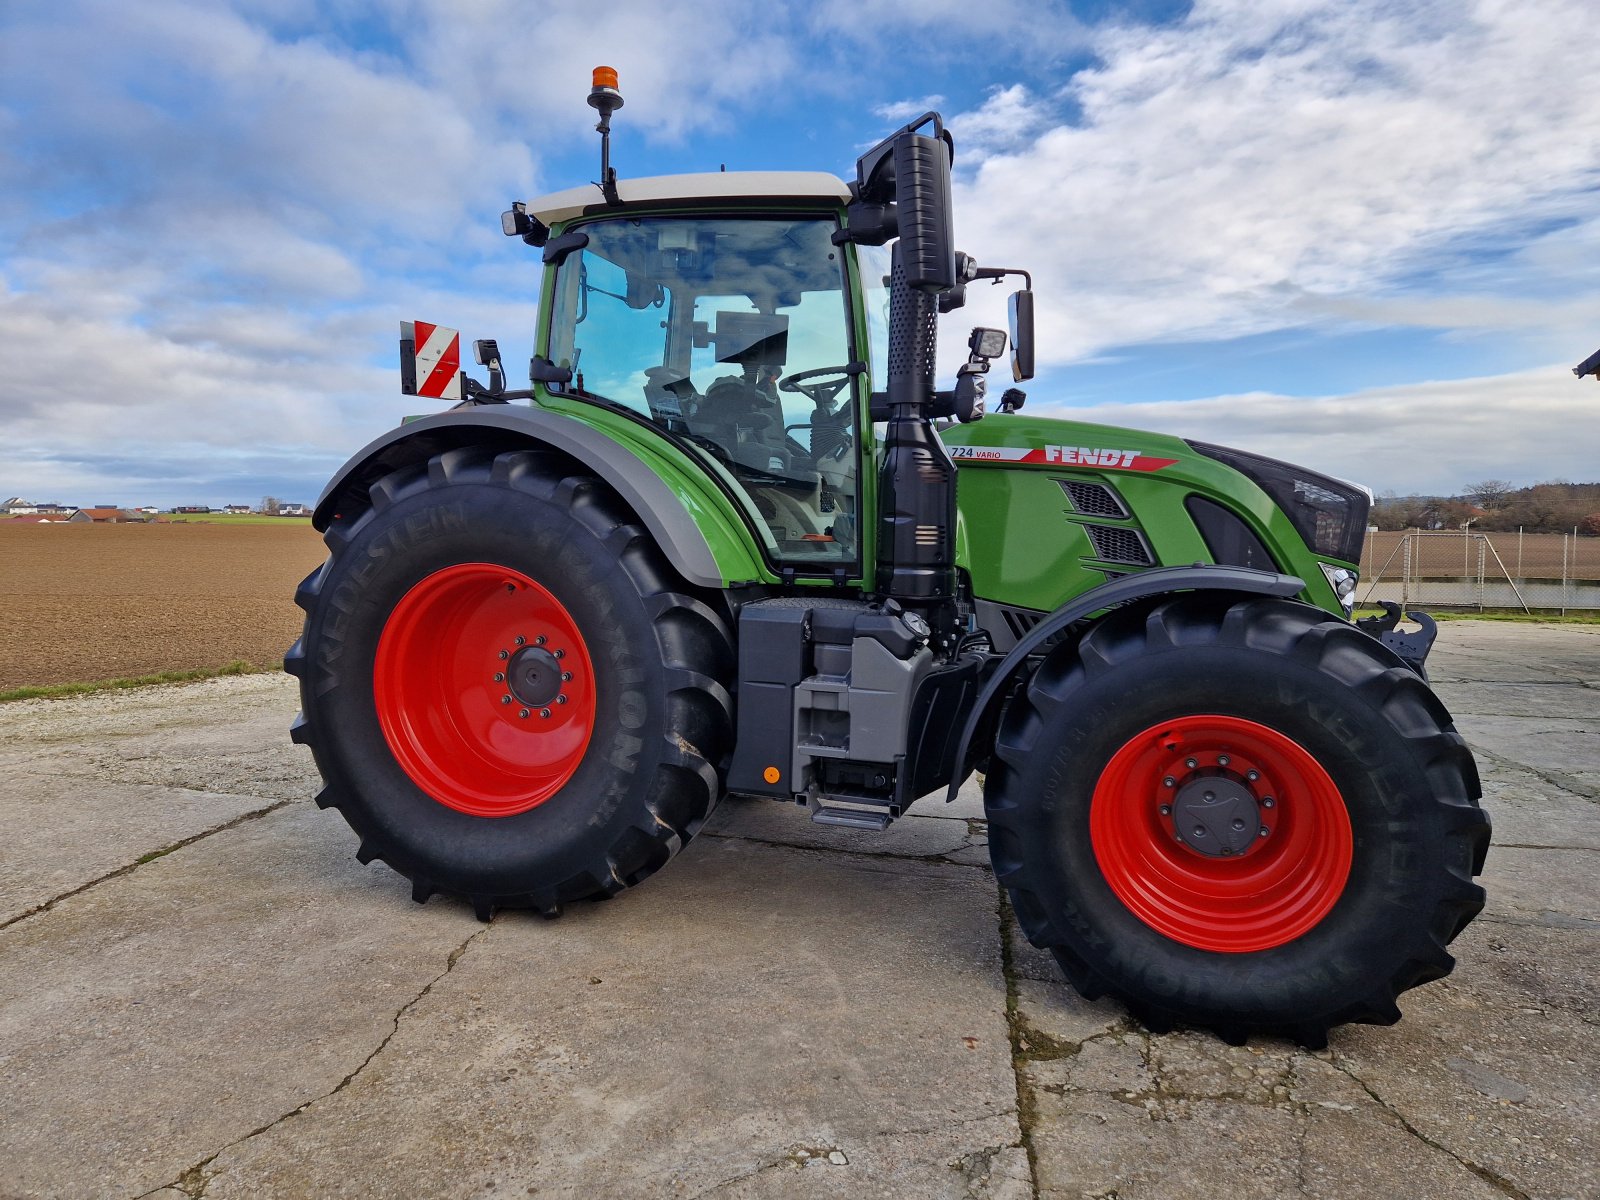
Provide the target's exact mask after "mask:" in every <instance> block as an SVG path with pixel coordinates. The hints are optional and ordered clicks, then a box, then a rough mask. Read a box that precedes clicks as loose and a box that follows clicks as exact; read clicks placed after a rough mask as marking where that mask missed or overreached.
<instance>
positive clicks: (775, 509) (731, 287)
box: [550, 217, 857, 561]
mask: <svg viewBox="0 0 1600 1200" xmlns="http://www.w3.org/2000/svg"><path fill="white" fill-rule="evenodd" d="M837 227H838V226H837V223H836V222H835V221H833V220H832V219H831V218H830V219H793V218H764V217H744V218H722V219H718V218H674V217H660V218H643V219H639V218H634V219H614V220H606V221H596V222H592V223H590V224H587V225H585V226H583V231H584V232H585V233H587V234H588V235H589V242H588V245H587V246H585V247H584V248H583V249H582V250H579V251H577V252H574V253H573V254H570V255H569V256H568V257H567V258H566V260H565V261H564V262H563V263H562V265H561V269H560V273H559V274H558V275H557V278H556V299H555V306H554V311H553V313H552V321H551V332H550V358H551V360H552V361H553V362H555V363H556V365H558V366H563V367H570V368H572V372H573V379H572V384H571V385H570V388H568V389H567V390H569V391H571V392H573V393H576V394H577V395H579V396H585V397H592V398H596V399H601V400H606V401H609V402H611V403H613V404H618V405H621V406H623V407H625V408H628V409H631V410H632V411H634V412H636V413H638V414H639V415H640V416H642V417H644V418H646V419H647V420H650V421H652V422H653V423H655V424H657V425H659V426H661V427H662V428H663V429H665V430H667V431H669V432H671V433H673V434H675V435H677V436H679V437H681V438H683V439H685V440H687V441H689V442H691V443H693V444H695V445H697V446H699V447H700V448H701V449H703V450H705V451H706V452H707V453H709V454H711V455H712V456H714V457H715V458H716V459H717V460H718V461H719V462H721V463H722V464H724V465H725V466H726V467H727V468H728V470H729V471H730V472H731V473H732V474H733V476H734V478H735V479H736V480H737V481H738V483H739V485H740V486H741V487H742V488H743V490H744V491H745V492H746V494H747V495H748V496H749V497H750V499H751V502H752V503H753V505H754V506H755V508H756V510H757V511H758V512H759V513H760V515H761V520H762V523H763V526H764V529H763V530H762V532H764V533H765V534H766V539H765V540H766V541H767V548H768V550H769V552H770V553H773V554H774V555H775V556H776V557H778V558H781V559H801V560H818V559H821V560H835V561H836V560H840V559H852V558H854V557H855V554H856V530H855V514H856V462H857V448H856V411H857V410H856V404H855V389H854V388H853V386H852V383H853V379H854V376H853V375H852V374H851V372H850V364H851V361H852V357H853V356H852V354H851V350H850V338H849V330H850V311H849V304H848V296H847V295H846V293H845V285H844V280H845V273H844V268H843V262H842V252H841V250H840V249H839V247H837V246H835V245H834V244H833V242H832V234H833V232H834V230H835V229H836V228H837Z"/></svg>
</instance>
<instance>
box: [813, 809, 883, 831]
mask: <svg viewBox="0 0 1600 1200" xmlns="http://www.w3.org/2000/svg"><path fill="white" fill-rule="evenodd" d="M811 820H812V823H813V824H816V825H842V826H844V827H845V828H846V829H869V830H871V831H873V832H874V833H879V832H882V831H883V830H885V829H887V828H889V822H890V821H891V820H893V818H892V817H890V816H889V814H888V813H887V812H884V811H881V810H880V811H878V812H870V811H868V810H866V809H860V808H829V807H827V806H824V807H822V808H819V809H816V810H814V811H813V812H812V814H811Z"/></svg>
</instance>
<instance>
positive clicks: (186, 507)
mask: <svg viewBox="0 0 1600 1200" xmlns="http://www.w3.org/2000/svg"><path fill="white" fill-rule="evenodd" d="M172 511H173V512H175V513H208V512H210V511H211V508H210V506H209V505H205V504H180V505H178V507H176V508H174V509H173V510H172Z"/></svg>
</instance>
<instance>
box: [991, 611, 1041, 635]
mask: <svg viewBox="0 0 1600 1200" xmlns="http://www.w3.org/2000/svg"><path fill="white" fill-rule="evenodd" d="M1000 614H1001V616H1003V617H1005V620H1006V627H1007V628H1008V629H1010V630H1011V636H1012V637H1014V638H1016V639H1017V640H1019V641H1020V640H1021V639H1022V637H1023V635H1025V634H1026V633H1027V632H1028V631H1029V630H1030V629H1032V628H1033V627H1034V626H1035V625H1037V624H1038V623H1039V621H1040V619H1041V618H1042V617H1043V616H1044V614H1043V613H1038V612H1034V611H1033V610H1032V609H1030V608H1002V609H1001V610H1000Z"/></svg>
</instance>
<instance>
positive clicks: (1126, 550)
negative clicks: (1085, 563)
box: [1083, 525, 1155, 567]
mask: <svg viewBox="0 0 1600 1200" xmlns="http://www.w3.org/2000/svg"><path fill="white" fill-rule="evenodd" d="M1083 531H1084V532H1085V533H1087V534H1088V535H1089V541H1090V542H1092V543H1093V544H1094V556H1095V557H1096V558H1098V559H1100V560H1101V561H1102V562H1114V563H1128V564H1130V565H1132V566H1136V567H1147V566H1149V565H1150V564H1151V563H1153V562H1154V561H1155V559H1154V558H1153V557H1152V556H1151V554H1150V547H1149V546H1147V545H1146V544H1145V540H1144V535H1143V534H1142V533H1140V532H1139V531H1138V530H1136V529H1119V528H1117V527H1116V526H1112V525H1085V526H1084V527H1083Z"/></svg>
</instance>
